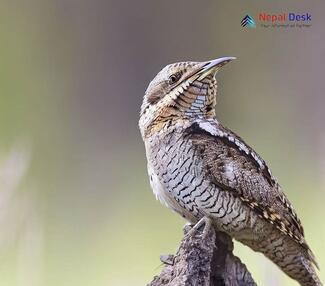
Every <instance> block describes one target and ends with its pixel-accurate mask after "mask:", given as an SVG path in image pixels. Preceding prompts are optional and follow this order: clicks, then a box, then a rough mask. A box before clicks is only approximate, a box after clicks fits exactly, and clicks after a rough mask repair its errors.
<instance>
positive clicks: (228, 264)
mask: <svg viewBox="0 0 325 286" xmlns="http://www.w3.org/2000/svg"><path fill="white" fill-rule="evenodd" d="M161 260H162V262H164V263H165V264H166V265H165V267H164V269H163V270H162V272H161V273H160V275H159V276H156V277H154V279H153V281H152V282H151V283H150V284H148V286H163V285H168V286H184V285H193V286H196V285H198V286H247V285H249V286H256V283H255V282H254V280H253V278H252V276H251V274H250V273H249V272H248V270H247V268H246V266H245V265H244V264H243V263H242V262H241V261H240V259H239V258H238V257H236V256H234V255H233V242H232V240H231V238H230V237H229V236H228V235H226V234H224V233H221V232H215V231H214V230H213V229H211V230H210V232H209V233H208V234H207V235H206V236H205V237H204V239H202V234H201V233H200V231H198V232H197V234H195V235H192V236H186V235H185V236H184V238H183V239H182V241H181V244H180V246H179V249H178V251H177V253H176V255H175V256H173V255H169V256H163V257H162V258H161Z"/></svg>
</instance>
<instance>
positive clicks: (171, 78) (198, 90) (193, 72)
mask: <svg viewBox="0 0 325 286" xmlns="http://www.w3.org/2000/svg"><path fill="white" fill-rule="evenodd" d="M233 59H235V58H234V57H223V58H219V59H215V60H212V61H207V62H179V63H174V64H170V65H167V66H166V67H164V68H163V69H162V70H161V71H160V72H159V73H158V74H157V75H156V77H155V78H154V79H153V80H152V81H151V82H150V84H149V86H148V88H147V90H146V93H145V95H144V99H143V103H142V106H141V114H140V121H139V126H140V130H141V134H142V136H143V137H146V136H148V135H150V134H152V132H156V131H159V130H161V129H162V128H164V127H165V126H166V124H167V123H168V124H170V122H172V121H173V120H174V121H175V122H176V121H177V120H183V121H190V120H193V119H195V118H198V117H201V118H202V117H203V118H211V117H215V105H216V94H217V81H216V79H215V74H216V73H217V72H218V71H219V69H220V68H221V67H222V66H223V65H225V64H226V63H228V62H230V61H231V60H233Z"/></svg>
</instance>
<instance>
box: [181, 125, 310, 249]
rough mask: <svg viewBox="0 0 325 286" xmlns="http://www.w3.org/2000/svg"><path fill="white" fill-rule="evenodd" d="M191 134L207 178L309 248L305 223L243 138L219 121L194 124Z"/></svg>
mask: <svg viewBox="0 0 325 286" xmlns="http://www.w3.org/2000/svg"><path fill="white" fill-rule="evenodd" d="M187 131H188V132H187V134H188V136H189V138H190V140H191V141H192V142H193V144H194V145H195V146H196V147H197V150H198V152H200V154H201V156H202V159H203V162H204V165H205V168H206V170H207V176H209V177H210V180H211V181H212V182H213V183H214V184H215V185H216V186H217V187H219V188H221V189H223V190H227V191H230V192H233V193H234V194H235V195H237V196H238V197H239V198H240V199H241V200H242V201H243V203H245V204H246V205H247V206H248V207H250V208H251V209H253V210H254V211H255V212H256V213H257V214H258V215H259V216H260V217H262V218H264V219H265V220H266V221H268V222H269V223H271V224H273V225H274V226H275V227H276V228H277V229H279V230H280V231H281V232H283V233H285V234H286V235H289V236H290V237H292V238H293V239H294V240H296V241H297V242H298V243H299V244H301V245H302V246H304V247H305V248H307V249H308V246H307V244H306V242H305V239H304V231H303V227H302V225H301V222H300V220H299V218H298V216H297V214H296V212H295V210H294V209H293V207H292V205H291V204H290V202H289V200H288V199H287V197H286V196H285V194H284V193H283V192H282V190H281V187H280V186H279V184H278V183H277V181H276V180H275V178H274V177H273V176H272V174H271V172H270V170H269V168H268V167H267V165H266V163H265V162H264V161H263V160H262V159H261V157H260V156H259V155H258V154H256V153H255V152H254V150H252V148H250V147H249V146H248V145H247V144H246V143H245V142H244V141H243V140H242V139H241V138H240V137H239V136H237V135H236V134H234V133H233V132H231V131H230V130H228V129H226V128H225V127H223V126H222V125H220V124H219V123H217V122H212V121H211V122H209V121H204V122H200V123H194V124H193V125H192V126H191V127H189V129H188V130H187Z"/></svg>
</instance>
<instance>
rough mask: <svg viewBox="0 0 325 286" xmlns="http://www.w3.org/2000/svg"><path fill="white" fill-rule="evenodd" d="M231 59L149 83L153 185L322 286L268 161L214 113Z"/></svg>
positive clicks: (147, 132) (143, 122) (144, 124)
mask: <svg viewBox="0 0 325 286" xmlns="http://www.w3.org/2000/svg"><path fill="white" fill-rule="evenodd" d="M231 59H232V58H221V59H217V60H214V61H210V62H203V63H199V62H182V63H176V64H172V65H169V66H167V67H165V68H164V69H163V70H162V71H161V72H160V73H158V75H157V76H156V77H155V79H154V80H153V81H152V82H151V83H150V85H149V87H148V89H147V91H146V94H145V97H144V101H143V105H142V108H141V116H140V122H139V126H140V130H141V134H142V137H143V139H144V142H145V146H146V154H147V159H148V172H149V177H150V184H151V187H152V189H153V191H154V193H155V194H156V196H157V197H158V198H159V199H160V201H161V202H163V203H164V204H166V205H167V206H168V207H170V208H171V209H173V210H174V211H176V212H178V213H179V214H180V215H182V216H183V217H184V218H186V219H187V220H188V221H190V222H191V223H196V222H198V221H199V220H200V219H202V218H204V217H206V218H208V219H209V220H211V221H212V223H213V225H214V227H215V228H217V229H218V230H219V231H224V232H226V233H227V234H228V235H230V236H232V237H233V238H235V239H237V240H238V241H240V242H242V243H244V244H246V245H248V246H249V247H251V248H252V249H253V250H255V251H259V252H262V253H264V254H265V255H266V256H267V257H269V258H270V259H271V260H272V261H273V262H274V263H276V264H277V265H278V266H279V267H280V268H281V269H282V270H283V271H284V272H285V273H287V274H288V275H289V276H290V277H292V278H293V279H296V280H297V281H298V282H299V283H300V284H301V285H304V286H312V285H322V284H321V282H320V281H319V279H318V277H317V274H316V272H315V270H314V267H313V264H315V265H316V262H315V259H314V256H313V254H312V252H311V251H310V248H309V247H308V245H307V243H306V241H305V237H304V231H303V227H302V225H301V222H300V220H299V218H298V216H297V214H296V212H295V210H294V208H293V207H292V205H291V204H290V202H289V200H288V199H287V197H286V196H285V194H284V193H283V192H282V190H281V187H280V185H279V184H278V182H277V181H276V179H275V178H274V177H273V176H272V174H271V172H270V170H269V168H268V167H267V165H266V163H265V162H264V160H263V159H262V158H261V157H260V156H259V155H258V154H257V153H256V152H255V151H254V150H253V149H252V148H250V147H249V146H248V145H247V144H246V143H245V142H244V141H243V140H242V139H241V138H240V137H239V136H237V135H236V134H235V133H233V132H232V131H230V130H229V129H227V128H225V127H224V126H223V125H221V124H220V123H219V122H218V120H217V118H216V116H215V105H216V87H217V85H216V80H215V77H214V76H215V74H216V72H217V71H218V70H219V69H220V67H221V66H222V65H224V64H225V63H227V62H229V61H230V60H231Z"/></svg>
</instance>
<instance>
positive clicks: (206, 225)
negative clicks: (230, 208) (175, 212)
mask: <svg viewBox="0 0 325 286" xmlns="http://www.w3.org/2000/svg"><path fill="white" fill-rule="evenodd" d="M203 225H204V228H203V231H202V234H201V236H202V239H206V237H207V236H208V234H209V232H210V229H211V226H212V221H211V219H210V218H208V217H206V216H204V217H203V218H201V219H200V220H199V221H198V222H197V223H196V224H195V225H194V226H193V227H192V229H190V230H189V231H188V232H187V233H186V235H185V237H186V238H189V237H191V236H193V235H195V233H196V232H197V231H198V230H199V229H200V228H201V227H202V226H203ZM185 228H187V225H186V226H185V227H184V229H185ZM185 231H186V229H185Z"/></svg>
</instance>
